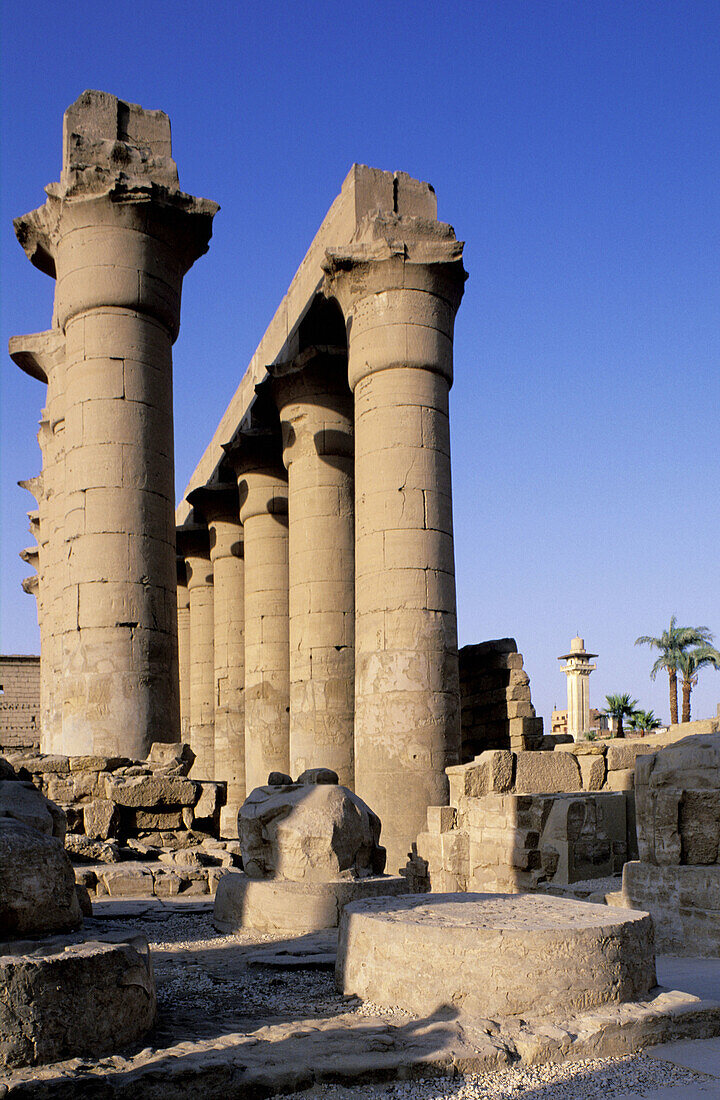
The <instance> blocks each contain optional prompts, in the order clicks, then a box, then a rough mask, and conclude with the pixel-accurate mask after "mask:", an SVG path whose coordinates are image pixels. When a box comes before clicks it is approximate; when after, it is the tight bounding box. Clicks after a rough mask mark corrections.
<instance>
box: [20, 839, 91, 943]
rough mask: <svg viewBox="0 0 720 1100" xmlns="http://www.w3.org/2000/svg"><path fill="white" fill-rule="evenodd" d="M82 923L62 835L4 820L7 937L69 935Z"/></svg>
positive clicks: (73, 876) (73, 877)
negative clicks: (48, 933) (45, 934)
mask: <svg viewBox="0 0 720 1100" xmlns="http://www.w3.org/2000/svg"><path fill="white" fill-rule="evenodd" d="M81 924H82V914H81V912H80V904H79V901H78V898H77V895H76V893H75V875H74V874H73V869H72V866H71V864H70V860H69V859H68V857H67V855H66V854H65V851H64V850H63V846H62V844H61V842H60V841H59V840H58V839H57V837H53V836H49V835H48V834H47V833H40V832H38V831H37V830H36V829H33V828H31V827H30V826H29V825H26V824H25V823H24V822H22V821H17V820H14V819H13V818H10V817H6V818H0V928H2V930H3V932H4V933H5V934H6V935H14V936H24V935H32V934H34V933H44V932H67V931H71V930H72V929H75V928H79V927H80V925H81Z"/></svg>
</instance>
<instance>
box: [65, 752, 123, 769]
mask: <svg viewBox="0 0 720 1100" xmlns="http://www.w3.org/2000/svg"><path fill="white" fill-rule="evenodd" d="M66 759H67V760H68V763H69V765H70V771H71V772H114V771H117V769H118V768H125V767H127V766H128V765H129V764H132V760H129V759H128V757H127V756H92V755H88V756H70V757H67V758H66Z"/></svg>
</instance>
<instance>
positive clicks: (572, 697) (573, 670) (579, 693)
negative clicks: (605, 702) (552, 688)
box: [558, 638, 597, 741]
mask: <svg viewBox="0 0 720 1100" xmlns="http://www.w3.org/2000/svg"><path fill="white" fill-rule="evenodd" d="M591 657H597V653H587V652H586V650H585V640H584V638H573V640H572V641H571V642H570V652H569V653H563V655H562V656H561V657H558V661H567V664H566V665H564V667H563V672H564V673H565V675H566V676H567V711H568V723H567V730H568V733H569V734H571V735H572V738H573V741H577V739H578V737H579V736H580V734H581V733H583V732H584V731H585V730H586V729H588V727H589V725H590V687H589V684H588V679H589V677H590V673H591V672H594V671H595V669H596V668H597V665H591V664H590V658H591Z"/></svg>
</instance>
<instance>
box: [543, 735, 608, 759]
mask: <svg viewBox="0 0 720 1100" xmlns="http://www.w3.org/2000/svg"><path fill="white" fill-rule="evenodd" d="M568 736H569V735H568ZM554 751H555V752H569V753H571V754H572V755H573V756H604V755H605V753H606V751H607V745H606V744H604V743H602V742H598V741H573V739H572V737H570V740H569V741H559V742H558V743H557V744H556V745H555V748H554Z"/></svg>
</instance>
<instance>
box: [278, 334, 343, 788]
mask: <svg viewBox="0 0 720 1100" xmlns="http://www.w3.org/2000/svg"><path fill="white" fill-rule="evenodd" d="M345 364H346V356H345V355H342V356H341V357H334V362H332V361H331V363H329V364H328V363H323V362H322V361H321V362H320V363H315V364H313V365H311V366H310V367H306V368H305V370H303V371H302V372H301V373H299V374H294V375H290V376H289V377H286V378H282V377H280V378H278V379H277V381H276V382H275V383H274V386H273V392H274V393H275V394H276V400H277V402H278V405H279V407H280V422H281V425H282V428H283V439H284V440H285V444H286V445H285V448H284V455H283V457H284V461H285V465H286V467H287V470H288V520H289V583H290V771H291V774H292V775H293V777H297V775H299V774H300V773H302V772H303V771H305V770H306V769H307V768H315V767H326V768H332V769H333V770H334V771H336V772H337V774H338V776H339V779H340V783H341V784H343V785H344V786H349V787H354V785H355V775H354V745H353V723H354V677H355V641H354V635H355V623H354V609H355V608H354V605H355V548H354V538H355V532H354V500H353V481H354V478H353V444H352V432H353V413H352V396H351V394H350V392H349V390H348V389H347V385H346V382H345V377H346V374H345ZM332 367H334V368H335V370H332V369H331V368H332ZM329 368H330V369H329ZM338 372H340V373H339V382H338V376H337V375H338Z"/></svg>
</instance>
